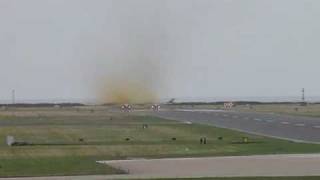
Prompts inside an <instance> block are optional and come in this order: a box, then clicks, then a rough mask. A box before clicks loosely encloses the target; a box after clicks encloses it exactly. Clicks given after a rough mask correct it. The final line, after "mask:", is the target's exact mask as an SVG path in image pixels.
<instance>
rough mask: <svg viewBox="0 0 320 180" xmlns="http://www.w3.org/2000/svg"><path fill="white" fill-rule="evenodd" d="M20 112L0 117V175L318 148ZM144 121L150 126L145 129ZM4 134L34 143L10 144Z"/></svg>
mask: <svg viewBox="0 0 320 180" xmlns="http://www.w3.org/2000/svg"><path fill="white" fill-rule="evenodd" d="M33 111H36V110H33ZM23 113H24V114H22V115H21V114H18V115H16V116H10V115H6V116H1V115H0V176H1V177H12V176H52V175H85V174H114V173H120V172H119V171H118V170H115V169H112V168H110V167H108V166H106V165H100V164H97V163H95V161H96V160H110V159H130V158H164V157H200V156H226V155H254V154H286V153H318V152H320V145H318V144H306V143H294V142H290V141H285V140H279V139H273V138H268V137H262V136H256V135H251V134H246V133H241V132H237V131H232V130H227V129H222V128H215V127H212V126H206V125H197V124H191V125H190V124H184V123H181V122H176V121H171V120H164V119H160V118H154V117H149V116H133V115H123V114H120V115H119V114H110V113H107V112H104V111H101V112H95V113H83V112H74V111H72V113H68V112H67V111H65V112H63V113H62V112H60V111H57V112H56V115H55V112H53V111H50V112H49V113H50V115H46V113H44V112H41V113H39V112H26V110H24V111H23ZM49 113H48V114H49ZM32 114H36V115H32ZM143 124H147V125H148V128H146V129H143V128H142V125H143ZM7 135H12V136H14V137H15V138H16V139H17V140H19V141H27V142H29V143H32V144H33V145H31V146H17V147H8V146H7V145H6V142H5V138H6V136H7ZM201 137H206V138H207V140H208V144H206V145H200V143H199V139H200V138H201ZM219 137H222V140H219ZM243 137H248V138H249V143H242V138H243ZM172 138H175V139H176V140H172ZM80 139H82V140H81V141H80Z"/></svg>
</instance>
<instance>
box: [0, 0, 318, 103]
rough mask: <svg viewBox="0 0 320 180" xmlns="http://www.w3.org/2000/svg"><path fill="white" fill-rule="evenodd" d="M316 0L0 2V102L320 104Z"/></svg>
mask: <svg viewBox="0 0 320 180" xmlns="http://www.w3.org/2000/svg"><path fill="white" fill-rule="evenodd" d="M318 17H320V1H317V0H305V1H301V0H282V1H277V0H269V1H258V0H242V1H237V0H153V1H150V0H135V1H131V0H122V1H117V0H90V1H89V0H68V1H64V0H28V1H19V0H0V62H1V65H0V82H1V88H0V100H9V99H10V96H11V94H10V93H11V90H12V89H15V90H16V92H17V99H18V101H19V100H23V99H28V100H48V99H49V100H50V99H51V100H52V99H59V100H61V99H64V100H73V99H78V100H79V99H80V100H86V99H90V100H91V99H93V100H98V101H100V102H101V101H119V102H122V101H157V100H159V99H164V98H170V97H178V98H179V97H188V98H191V99H192V98H198V99H201V98H205V97H211V98H215V97H216V98H218V99H219V98H221V97H238V98H239V97H240V98H241V97H261V96H267V97H271V96H299V95H300V89H301V88H302V87H304V88H306V89H307V94H308V96H320V94H319V92H320V85H319V83H317V82H316V78H317V77H318V76H319V70H318V69H319V66H320V61H319V58H320V56H319V50H318V47H319V42H320V33H319V32H320V31H319V30H320V23H319V20H318Z"/></svg>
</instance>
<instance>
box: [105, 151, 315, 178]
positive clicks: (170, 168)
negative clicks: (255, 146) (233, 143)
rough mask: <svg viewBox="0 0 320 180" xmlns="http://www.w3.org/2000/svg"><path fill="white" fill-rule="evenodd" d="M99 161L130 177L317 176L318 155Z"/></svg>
mask: <svg viewBox="0 0 320 180" xmlns="http://www.w3.org/2000/svg"><path fill="white" fill-rule="evenodd" d="M102 163H105V164H108V165H111V166H113V167H117V168H120V169H124V170H127V171H128V172H130V175H131V176H132V177H135V176H136V177H139V176H140V177H148V178H152V177H179V178H186V177H193V178H196V177H249V176H253V177H259V176H262V177H263V176H274V177H275V176H319V175H320V167H319V164H320V155H264V156H235V157H212V158H177V159H156V160H120V161H104V162H102Z"/></svg>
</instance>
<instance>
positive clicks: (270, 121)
mask: <svg viewBox="0 0 320 180" xmlns="http://www.w3.org/2000/svg"><path fill="white" fill-rule="evenodd" d="M273 121H274V120H272V119H267V120H266V122H268V123H272V122H273Z"/></svg>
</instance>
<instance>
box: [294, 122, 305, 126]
mask: <svg viewBox="0 0 320 180" xmlns="http://www.w3.org/2000/svg"><path fill="white" fill-rule="evenodd" d="M295 126H299V127H303V126H305V124H303V123H298V124H295Z"/></svg>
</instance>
